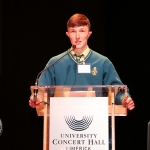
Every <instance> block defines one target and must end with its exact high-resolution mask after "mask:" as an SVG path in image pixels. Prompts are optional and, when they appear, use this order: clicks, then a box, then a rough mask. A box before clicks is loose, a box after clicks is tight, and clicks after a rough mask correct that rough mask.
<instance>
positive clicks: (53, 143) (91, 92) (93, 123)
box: [31, 85, 127, 150]
mask: <svg viewBox="0 0 150 150" xmlns="http://www.w3.org/2000/svg"><path fill="white" fill-rule="evenodd" d="M34 88H35V87H34V86H31V92H32V95H33V94H34ZM36 88H37V87H36ZM126 95H127V86H126V85H95V86H92V85H90V86H38V98H39V99H41V102H43V103H41V105H40V106H38V107H36V110H37V114H38V116H44V126H43V128H44V129H43V150H108V149H109V150H115V116H126V115H127V109H126V108H124V107H123V106H122V105H116V104H115V102H116V101H115V99H116V98H118V96H119V97H123V96H126ZM108 118H109V121H108ZM108 139H109V140H108ZM108 144H109V145H108Z"/></svg>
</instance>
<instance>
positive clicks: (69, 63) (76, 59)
mask: <svg viewBox="0 0 150 150" xmlns="http://www.w3.org/2000/svg"><path fill="white" fill-rule="evenodd" d="M91 34H92V31H91V24H90V21H89V19H88V18H87V17H86V16H85V15H84V14H74V15H73V16H71V17H70V19H69V20H68V22H67V32H66V35H67V36H68V37H69V39H70V42H71V45H72V47H71V48H70V49H68V50H67V52H64V53H62V54H60V55H57V56H55V57H52V58H51V59H50V60H49V62H48V63H47V65H46V67H48V66H50V67H49V68H47V69H45V71H43V72H42V74H41V75H40V77H39V80H38V86H50V85H57V86H59V85H123V83H122V82H121V80H120V78H119V76H118V74H117V72H116V70H115V68H114V66H113V64H112V62H111V61H110V60H109V59H108V58H107V57H105V56H103V55H101V54H99V53H97V52H96V51H94V50H92V49H91V48H89V46H88V39H89V37H90V36H91ZM66 53H67V54H66ZM56 61H57V63H55V62H56ZM52 64H54V65H52ZM39 101H40V100H39V99H38V98H37V101H36V104H35V103H34V101H33V98H32V96H31V98H30V100H29V105H30V106H31V107H33V108H35V107H37V106H39V105H40V104H39ZM115 102H116V104H122V105H123V106H124V107H126V108H128V109H129V110H132V109H134V101H133V100H132V98H131V97H130V95H128V96H126V97H118V98H117V99H116V101H115Z"/></svg>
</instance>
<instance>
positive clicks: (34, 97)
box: [33, 45, 76, 105]
mask: <svg viewBox="0 0 150 150" xmlns="http://www.w3.org/2000/svg"><path fill="white" fill-rule="evenodd" d="M75 49H76V45H72V49H70V50H69V51H67V53H65V54H64V55H63V56H62V57H60V58H59V59H58V60H56V61H54V62H53V63H52V64H50V65H49V66H47V67H46V68H45V69H43V70H42V71H41V72H40V73H39V74H38V75H37V77H36V81H35V86H34V90H33V92H34V94H33V101H34V104H36V100H37V94H38V79H39V76H40V75H41V74H42V73H43V72H44V71H46V70H47V69H48V68H51V67H52V66H53V65H54V64H56V63H57V62H58V61H60V60H61V59H62V58H64V57H65V56H66V55H68V54H69V53H70V52H71V51H74V50H75ZM44 103H46V102H44ZM46 104H47V103H46ZM48 105H49V104H48Z"/></svg>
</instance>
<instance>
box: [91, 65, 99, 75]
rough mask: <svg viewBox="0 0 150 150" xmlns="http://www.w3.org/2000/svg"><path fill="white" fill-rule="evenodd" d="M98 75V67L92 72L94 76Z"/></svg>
mask: <svg viewBox="0 0 150 150" xmlns="http://www.w3.org/2000/svg"><path fill="white" fill-rule="evenodd" d="M97 73H98V71H97V68H96V67H94V68H93V70H92V74H93V75H94V76H96V75H97Z"/></svg>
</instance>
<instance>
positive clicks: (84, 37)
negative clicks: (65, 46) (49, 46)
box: [66, 26, 92, 54]
mask: <svg viewBox="0 0 150 150" xmlns="http://www.w3.org/2000/svg"><path fill="white" fill-rule="evenodd" d="M91 34H92V32H91V31H89V27H88V26H79V27H78V26H77V27H69V28H68V32H66V35H67V36H68V37H69V39H70V42H71V44H72V45H76V49H75V52H76V53H77V54H80V53H82V52H83V51H84V50H85V49H86V48H87V41H88V38H89V37H90V35H91Z"/></svg>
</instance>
